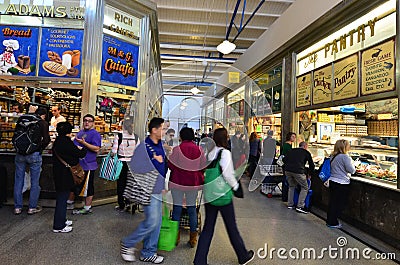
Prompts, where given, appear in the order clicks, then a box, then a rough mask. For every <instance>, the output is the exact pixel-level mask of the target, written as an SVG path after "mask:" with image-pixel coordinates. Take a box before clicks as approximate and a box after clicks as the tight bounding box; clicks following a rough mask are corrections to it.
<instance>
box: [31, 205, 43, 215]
mask: <svg viewBox="0 0 400 265" xmlns="http://www.w3.org/2000/svg"><path fill="white" fill-rule="evenodd" d="M41 211H42V207H40V206H37V207H36V208H29V210H28V214H29V215H32V214H35V213H40V212H41Z"/></svg>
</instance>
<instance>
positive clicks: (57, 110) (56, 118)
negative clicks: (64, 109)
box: [50, 106, 67, 128]
mask: <svg viewBox="0 0 400 265" xmlns="http://www.w3.org/2000/svg"><path fill="white" fill-rule="evenodd" d="M51 114H53V117H51V120H50V125H51V126H53V127H54V128H56V127H57V123H59V122H64V121H67V120H66V119H65V118H64V116H62V115H61V107H60V106H53V107H51Z"/></svg>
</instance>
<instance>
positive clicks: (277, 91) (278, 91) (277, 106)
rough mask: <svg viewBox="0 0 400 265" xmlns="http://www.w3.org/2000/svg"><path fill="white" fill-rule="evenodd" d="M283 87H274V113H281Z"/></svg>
mask: <svg viewBox="0 0 400 265" xmlns="http://www.w3.org/2000/svg"><path fill="white" fill-rule="evenodd" d="M281 100H282V86H280V85H279V86H274V91H273V100H272V102H273V105H272V112H280V111H281Z"/></svg>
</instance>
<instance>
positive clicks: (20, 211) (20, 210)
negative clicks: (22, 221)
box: [14, 208, 22, 215]
mask: <svg viewBox="0 0 400 265" xmlns="http://www.w3.org/2000/svg"><path fill="white" fill-rule="evenodd" d="M21 213H22V209H21V208H15V209H14V214H15V215H19V214H21Z"/></svg>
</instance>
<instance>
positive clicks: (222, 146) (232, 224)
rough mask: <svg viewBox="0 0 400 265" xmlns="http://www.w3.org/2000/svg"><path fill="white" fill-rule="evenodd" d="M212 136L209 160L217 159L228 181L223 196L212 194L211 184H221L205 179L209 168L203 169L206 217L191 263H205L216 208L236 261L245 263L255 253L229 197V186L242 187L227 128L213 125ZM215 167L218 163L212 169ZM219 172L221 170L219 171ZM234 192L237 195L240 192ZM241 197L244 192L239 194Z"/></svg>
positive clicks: (215, 217)
mask: <svg viewBox="0 0 400 265" xmlns="http://www.w3.org/2000/svg"><path fill="white" fill-rule="evenodd" d="M213 140H214V142H215V145H216V146H215V147H214V148H213V149H212V150H211V151H210V153H209V154H208V159H209V161H212V164H214V163H215V161H216V164H218V163H219V166H220V169H218V170H220V171H218V172H217V174H218V177H220V176H222V178H223V180H224V182H225V183H227V185H228V187H227V188H228V189H227V190H226V192H225V194H223V195H222V196H219V195H214V194H216V193H215V192H214V191H212V190H213V189H214V187H213V186H220V185H218V184H219V183H220V182H221V181H219V180H217V179H214V180H213V181H211V182H207V181H206V179H207V178H208V177H209V176H207V174H208V172H209V171H208V170H209V168H208V169H207V170H206V176H205V187H204V199H205V201H206V203H205V204H204V207H205V212H206V219H205V221H204V226H203V230H202V231H201V234H200V238H199V242H198V245H197V250H196V254H195V257H194V261H193V263H194V265H206V264H208V263H207V256H208V252H209V250H210V244H211V240H212V237H213V235H214V229H215V223H216V221H217V215H218V212H221V215H222V219H223V220H224V224H225V228H226V230H227V232H228V235H229V240H230V242H231V245H232V247H233V248H234V250H235V253H236V256H237V258H238V261H239V264H248V263H249V262H250V261H251V260H253V258H254V255H255V254H254V251H253V250H247V249H246V246H245V244H244V242H243V239H242V237H241V236H240V233H239V230H238V228H237V225H236V218H235V210H234V207H233V201H232V190H233V191H234V192H236V193H237V192H238V191H240V190H241V189H240V187H241V186H240V183H239V182H238V180H236V178H235V171H234V169H233V161H232V155H231V152H230V151H229V150H227V148H228V131H227V130H226V129H225V128H219V129H216V130H215V132H214V134H213ZM217 168H218V165H217V167H215V168H214V169H217ZM220 172H222V174H221V175H220ZM224 186H226V185H224ZM207 189H210V191H211V192H210V193H208V191H207ZM208 194H210V197H212V195H214V198H215V199H214V200H211V199H210V197H209V196H208ZM235 196H238V197H240V195H235ZM241 197H243V194H241Z"/></svg>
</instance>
